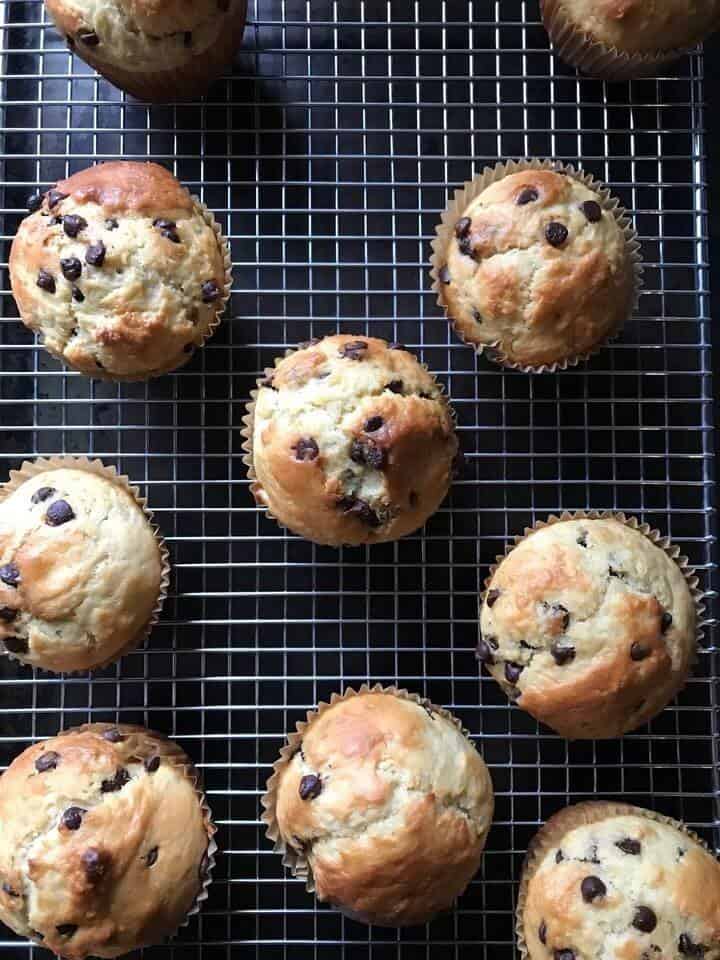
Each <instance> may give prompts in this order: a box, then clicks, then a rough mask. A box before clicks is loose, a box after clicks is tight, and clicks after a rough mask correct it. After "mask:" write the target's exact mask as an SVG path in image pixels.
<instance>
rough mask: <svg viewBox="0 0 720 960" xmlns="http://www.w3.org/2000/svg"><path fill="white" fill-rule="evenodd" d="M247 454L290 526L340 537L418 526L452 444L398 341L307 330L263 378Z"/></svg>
mask: <svg viewBox="0 0 720 960" xmlns="http://www.w3.org/2000/svg"><path fill="white" fill-rule="evenodd" d="M258 387H259V389H258V393H257V397H256V398H255V401H254V405H251V408H250V421H249V423H248V434H249V437H248V439H249V447H250V450H249V466H250V470H251V476H252V477H253V484H252V488H251V489H252V492H253V494H254V496H255V499H256V500H257V501H258V503H260V504H262V505H263V506H265V507H267V508H268V510H269V511H270V513H271V514H272V516H273V517H275V518H276V519H277V520H278V521H279V522H280V523H281V524H283V525H284V526H286V527H288V528H289V529H290V530H292V531H293V532H294V533H297V534H300V535H301V536H303V537H305V538H307V539H308V540H313V541H314V542H316V543H322V544H330V545H333V546H341V545H342V544H351V545H358V544H363V543H378V542H380V541H385V540H396V539H397V538H398V537H402V536H404V535H405V534H408V533H412V531H413V530H417V529H418V527H421V526H422V524H423V523H425V521H426V520H427V519H428V517H430V516H431V515H432V514H433V513H434V512H435V511H436V510H437V508H438V507H439V505H440V503H441V502H442V500H443V499H444V497H445V495H446V494H447V492H448V489H449V487H450V483H451V479H452V472H453V464H454V461H455V457H456V455H457V451H458V444H457V440H456V438H455V430H454V425H453V419H452V414H451V412H450V409H449V406H448V404H447V402H446V400H445V398H444V396H443V393H442V389H441V387H440V385H439V384H438V382H437V381H436V380H435V378H434V377H433V376H432V375H431V374H430V373H428V372H427V370H425V368H424V367H422V366H421V365H420V364H419V363H418V361H417V360H416V359H415V357H414V356H413V355H412V354H411V353H409V352H408V351H407V350H406V349H405V348H404V347H402V346H400V345H399V344H390V345H389V344H387V343H386V342H385V341H384V340H378V339H376V338H374V337H363V336H349V335H347V334H338V335H336V336H331V337H326V338H325V339H324V340H320V341H311V342H310V343H309V344H306V345H303V346H301V348H300V349H299V350H297V351H296V352H295V353H292V354H290V355H289V356H287V357H285V358H284V359H283V360H280V361H279V362H278V363H277V366H276V367H275V369H274V370H273V371H272V372H271V373H270V375H269V376H268V377H267V378H266V379H264V380H261V381H259V382H258Z"/></svg>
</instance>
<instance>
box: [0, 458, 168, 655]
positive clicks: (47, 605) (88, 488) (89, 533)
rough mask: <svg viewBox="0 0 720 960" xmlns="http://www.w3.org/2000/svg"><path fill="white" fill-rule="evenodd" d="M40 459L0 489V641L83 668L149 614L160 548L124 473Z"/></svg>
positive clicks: (149, 620) (123, 646) (163, 557)
mask: <svg viewBox="0 0 720 960" xmlns="http://www.w3.org/2000/svg"><path fill="white" fill-rule="evenodd" d="M26 466H27V465H26ZM46 466H47V467H48V469H43V464H42V463H41V464H40V468H39V470H38V469H37V465H36V471H35V472H34V473H32V474H31V475H30V476H27V475H26V474H25V473H24V472H23V471H21V473H20V475H19V476H16V477H15V482H14V483H13V482H11V483H10V484H9V485H7V486H6V488H4V489H2V490H1V491H0V643H1V644H2V646H3V647H4V648H5V650H7V651H9V652H10V653H11V654H12V655H13V656H14V657H15V658H17V659H18V660H21V661H22V662H23V663H27V664H31V665H33V666H37V667H42V668H44V669H45V670H53V671H56V672H60V671H73V670H91V669H95V668H97V667H100V666H102V665H104V664H106V663H109V662H111V661H113V660H116V659H117V658H118V657H120V656H122V654H123V653H126V652H127V651H128V650H130V649H132V648H133V647H134V646H136V645H137V644H138V643H139V642H140V641H141V640H142V639H143V638H144V636H145V635H146V634H147V632H148V631H149V629H150V627H151V625H152V624H153V623H154V622H155V620H156V619H157V615H158V612H159V609H160V606H161V604H162V599H163V597H164V593H165V590H166V588H167V578H168V561H167V550H166V549H165V545H164V544H163V543H162V541H161V540H160V539H159V537H158V536H157V534H156V532H155V531H154V529H153V527H152V526H151V523H150V515H147V516H146V513H145V512H144V511H143V507H142V506H141V503H139V502H138V501H137V500H136V499H135V496H134V492H133V491H132V490H131V488H130V487H128V485H127V482H126V481H125V480H124V479H123V478H120V477H118V476H117V475H115V474H114V473H113V472H111V471H106V472H105V473H103V472H101V471H103V470H104V468H103V467H102V466H101V465H100V464H97V463H96V464H94V465H91V464H88V463H87V462H85V464H84V465H83V464H82V463H76V462H74V461H73V460H72V458H68V460H67V462H66V463H65V462H64V461H62V460H60V461H59V462H58V463H54V464H53V463H50V464H46ZM24 469H25V468H24ZM135 492H136V491H135Z"/></svg>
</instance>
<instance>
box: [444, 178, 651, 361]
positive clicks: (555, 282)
mask: <svg viewBox="0 0 720 960" xmlns="http://www.w3.org/2000/svg"><path fill="white" fill-rule="evenodd" d="M446 217H447V215H446ZM445 223H446V225H447V227H451V229H448V230H447V235H446V236H445V232H444V231H443V232H442V234H441V239H440V241H439V242H436V244H435V255H434V261H435V263H436V264H437V281H436V289H437V291H438V295H439V299H440V302H441V303H442V305H443V307H444V308H445V310H446V311H447V313H448V316H449V318H450V319H451V321H452V323H453V326H454V328H455V330H456V332H457V333H458V334H459V335H460V337H462V339H463V340H465V341H466V342H467V343H470V344H472V345H474V346H476V347H481V346H482V347H486V346H492V347H494V348H495V355H497V357H498V359H500V360H502V361H509V362H510V363H512V364H518V365H521V366H527V367H533V368H537V367H543V366H546V365H547V366H549V365H552V364H556V363H561V362H563V361H568V360H572V359H575V358H578V357H581V356H583V355H586V354H587V353H589V352H591V351H592V350H593V349H594V348H596V347H597V346H598V345H600V344H601V343H602V342H603V341H605V340H606V339H607V337H608V336H610V335H611V334H613V333H615V332H616V331H617V330H618V329H619V327H620V326H621V325H622V323H623V321H624V320H625V318H626V317H627V316H628V315H629V314H630V313H631V311H632V308H633V302H634V292H635V273H634V265H633V263H632V260H631V255H630V251H629V249H628V246H629V245H628V241H627V239H626V236H625V232H624V229H623V227H622V226H621V224H620V223H619V222H618V219H616V217H615V216H614V214H613V213H612V212H611V211H609V210H608V209H606V206H605V205H604V201H603V199H602V197H600V196H599V195H598V194H597V193H595V192H594V191H593V190H591V189H590V188H589V187H587V186H586V185H585V184H584V183H583V182H581V181H580V180H578V179H576V178H575V177H572V176H568V175H566V174H565V173H561V172H557V171H554V170H551V169H548V168H539V169H527V170H522V171H520V172H516V173H510V174H508V175H506V176H503V177H502V178H501V179H498V180H496V181H495V182H494V183H492V184H491V185H490V186H488V187H486V188H485V189H484V190H481V192H480V193H479V194H478V195H477V196H475V197H474V199H472V200H471V201H469V202H468V203H467V205H466V206H465V208H464V209H462V208H461V209H460V210H459V216H457V217H456V219H455V221H454V223H452V224H451V223H450V222H449V221H448V220H446V221H445ZM440 229H441V230H442V228H440ZM491 355H492V354H491Z"/></svg>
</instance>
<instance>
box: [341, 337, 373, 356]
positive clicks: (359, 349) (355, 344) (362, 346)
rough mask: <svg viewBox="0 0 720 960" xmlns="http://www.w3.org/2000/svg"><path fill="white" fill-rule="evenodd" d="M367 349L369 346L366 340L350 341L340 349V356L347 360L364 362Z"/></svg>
mask: <svg viewBox="0 0 720 960" xmlns="http://www.w3.org/2000/svg"><path fill="white" fill-rule="evenodd" d="M367 348H368V345H367V343H366V342H365V341H364V340H350V342H349V343H345V344H343V346H342V347H340V349H339V350H338V356H340V357H344V358H345V359H346V360H362V358H363V354H364V353H365V351H366V350H367Z"/></svg>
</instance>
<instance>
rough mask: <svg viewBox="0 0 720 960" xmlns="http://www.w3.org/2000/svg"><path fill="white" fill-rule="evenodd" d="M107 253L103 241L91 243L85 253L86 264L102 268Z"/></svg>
mask: <svg viewBox="0 0 720 960" xmlns="http://www.w3.org/2000/svg"><path fill="white" fill-rule="evenodd" d="M106 253H107V250H106V249H105V244H104V243H103V242H102V240H98V242H97V243H91V244H90V246H89V247H88V248H87V250H86V251H85V262H86V263H89V264H90V266H91V267H101V266H102V265H103V264H104V263H105V254H106Z"/></svg>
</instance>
